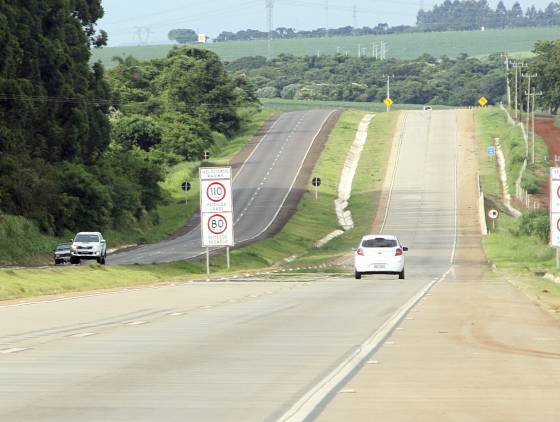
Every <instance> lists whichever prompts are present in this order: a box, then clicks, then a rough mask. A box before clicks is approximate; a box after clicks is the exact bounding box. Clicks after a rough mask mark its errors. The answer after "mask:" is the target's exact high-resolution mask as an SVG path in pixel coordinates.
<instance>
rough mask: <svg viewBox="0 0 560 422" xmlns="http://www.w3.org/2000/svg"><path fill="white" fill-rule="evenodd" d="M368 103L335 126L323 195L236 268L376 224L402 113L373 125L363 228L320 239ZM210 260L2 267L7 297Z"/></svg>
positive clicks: (135, 280)
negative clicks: (152, 263)
mask: <svg viewBox="0 0 560 422" xmlns="http://www.w3.org/2000/svg"><path fill="white" fill-rule="evenodd" d="M364 114H365V113H364V112H362V111H356V110H353V111H346V112H345V113H344V114H343V115H342V117H341V119H340V120H339V122H338V124H337V126H336V128H335V129H334V131H333V132H332V133H331V136H330V137H329V140H328V141H327V144H326V146H325V150H324V151H323V154H322V155H321V157H320V159H319V161H318V163H317V165H316V167H315V170H314V172H313V174H320V175H321V177H322V179H323V185H322V186H321V191H320V195H319V200H317V201H316V200H315V197H314V194H310V193H306V194H305V195H304V198H303V199H302V201H301V202H300V204H299V206H298V210H297V212H296V214H295V215H294V217H293V218H292V219H291V220H290V221H289V222H288V224H287V225H286V226H285V227H284V228H283V229H282V231H281V232H280V233H278V234H277V235H276V236H274V237H273V238H271V239H266V240H262V241H259V242H257V243H255V244H253V245H250V246H247V247H244V248H240V249H236V250H233V251H232V253H231V262H232V270H231V271H232V272H236V271H246V270H248V269H258V268H266V267H271V266H273V265H275V264H278V263H279V262H281V261H282V260H283V259H284V258H287V257H289V256H292V255H294V254H297V255H300V258H299V259H298V260H296V261H295V262H293V263H292V265H293V266H300V265H304V264H305V265H312V264H314V263H319V262H325V261H326V260H330V259H332V258H333V257H336V256H340V255H341V254H343V253H345V252H348V251H349V250H350V248H351V246H353V245H354V244H355V243H357V241H358V239H359V237H360V236H361V235H362V234H363V232H367V231H369V229H370V227H371V224H372V220H373V217H374V214H375V212H376V210H377V198H378V191H379V189H380V187H381V183H382V180H383V176H384V174H385V169H386V163H387V157H388V154H389V151H390V145H391V140H392V137H393V130H394V128H395V125H396V121H397V113H383V114H380V115H378V116H377V117H376V118H375V119H374V121H373V122H372V124H371V125H370V134H369V141H368V143H367V144H366V147H365V149H364V152H363V156H362V159H361V160H360V164H359V169H358V172H357V175H356V178H355V180H354V188H353V191H354V193H353V196H352V199H351V201H350V206H349V207H350V210H351V211H352V214H353V217H354V221H355V224H356V228H355V229H354V230H351V231H349V232H347V233H346V234H344V235H343V236H341V237H339V238H338V239H335V240H334V241H332V242H331V243H329V244H328V245H327V246H326V247H324V248H322V249H317V248H315V246H314V245H315V242H316V241H317V240H319V239H320V238H321V237H322V236H324V235H325V234H327V233H329V232H330V231H332V230H334V229H336V228H338V227H337V221H336V216H335V211H334V205H333V199H334V196H335V194H336V189H337V186H338V179H339V176H340V173H341V171H342V166H343V163H344V160H345V158H346V152H347V151H348V149H349V147H350V145H351V143H352V141H353V139H354V135H355V132H356V129H357V126H358V123H359V121H360V120H361V118H362V117H363V116H364ZM211 263H212V272H213V273H214V274H225V273H226V262H225V257H224V256H216V257H212V259H211ZM204 272H205V264H204V263H202V262H180V263H173V264H161V265H131V266H100V265H97V264H91V265H83V266H68V267H58V268H55V267H53V268H47V269H22V270H4V271H0V300H2V299H4V300H5V299H13V298H19V297H28V296H36V295H41V294H54V293H64V292H69V291H88V290H93V289H102V288H114V287H126V286H130V285H143V284H150V283H156V282H161V281H173V280H188V279H195V278H199V279H200V278H204V275H203V274H204Z"/></svg>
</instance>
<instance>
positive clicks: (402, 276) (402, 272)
mask: <svg viewBox="0 0 560 422" xmlns="http://www.w3.org/2000/svg"><path fill="white" fill-rule="evenodd" d="M399 280H404V268H403V270H402V271H401V272H400V273H399Z"/></svg>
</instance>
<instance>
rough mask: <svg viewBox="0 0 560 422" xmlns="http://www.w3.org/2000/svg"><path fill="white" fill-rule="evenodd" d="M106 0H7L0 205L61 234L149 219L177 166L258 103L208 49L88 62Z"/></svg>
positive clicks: (0, 77) (232, 129) (2, 14)
mask: <svg viewBox="0 0 560 422" xmlns="http://www.w3.org/2000/svg"><path fill="white" fill-rule="evenodd" d="M102 16H103V8H102V7H101V1H100V0H45V1H43V2H31V3H29V2H24V3H22V2H16V1H8V2H0V57H1V58H2V60H0V212H1V213H7V214H14V215H19V216H23V217H26V218H29V219H31V220H33V221H35V222H36V223H37V225H38V226H39V228H40V229H41V230H42V231H44V232H46V233H51V234H56V235H63V234H65V233H66V232H67V231H76V230H101V229H107V228H116V229H120V230H126V229H128V228H131V229H132V228H137V227H147V226H149V225H151V224H155V223H157V220H158V214H157V212H156V208H157V206H158V205H159V204H160V203H161V202H162V201H163V200H164V199H165V198H164V192H162V190H161V189H160V187H159V182H160V181H162V180H163V178H164V175H165V169H166V166H167V165H168V164H172V163H174V162H177V161H182V160H191V159H199V155H200V152H201V151H202V150H204V149H205V148H208V146H209V145H211V144H212V143H213V142H214V140H215V139H216V138H217V137H221V138H227V137H229V136H231V135H233V134H235V133H236V131H237V130H238V129H239V127H240V122H241V117H240V115H239V107H240V106H241V105H242V104H252V103H254V102H255V101H256V99H255V96H254V93H253V91H252V89H251V87H250V86H249V85H248V84H247V83H246V81H245V79H244V78H242V77H240V78H237V79H234V78H231V77H230V76H229V75H228V74H227V72H226V71H225V69H224V66H223V64H222V62H221V61H220V60H219V58H218V56H216V55H215V54H214V53H211V52H209V51H203V50H196V49H191V48H185V47H183V48H175V49H173V50H172V51H171V52H170V53H169V55H168V57H166V58H163V59H158V60H154V61H151V62H140V61H138V60H135V59H134V58H130V57H127V58H119V60H120V61H122V63H121V64H119V65H118V66H117V67H116V68H114V69H113V70H111V72H108V73H106V72H105V70H104V69H103V67H102V66H101V65H100V64H99V63H96V64H94V65H93V66H92V65H90V63H89V59H90V50H91V48H94V47H98V46H102V45H104V44H105V43H106V41H107V34H106V33H104V32H102V31H96V30H95V28H96V23H97V21H98V20H99V19H100V18H101V17H102Z"/></svg>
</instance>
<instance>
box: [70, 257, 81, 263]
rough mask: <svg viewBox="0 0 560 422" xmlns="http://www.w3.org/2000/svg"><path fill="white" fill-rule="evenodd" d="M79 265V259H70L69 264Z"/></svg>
mask: <svg viewBox="0 0 560 422" xmlns="http://www.w3.org/2000/svg"><path fill="white" fill-rule="evenodd" d="M79 263H80V258H75V257H72V258H70V264H79Z"/></svg>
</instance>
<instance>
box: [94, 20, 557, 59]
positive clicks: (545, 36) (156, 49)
mask: <svg viewBox="0 0 560 422" xmlns="http://www.w3.org/2000/svg"><path fill="white" fill-rule="evenodd" d="M558 38H560V29H559V28H557V27H542V28H513V29H492V30H486V31H457V32H426V33H411V34H390V35H386V36H382V35H366V36H359V37H332V38H306V39H291V40H273V43H272V46H273V51H274V54H281V53H282V54H294V55H297V56H304V55H316V54H336V53H337V52H339V53H341V54H349V55H351V56H356V55H357V54H358V48H359V47H362V48H365V49H366V52H365V54H366V55H369V56H370V57H371V54H372V44H373V43H374V42H379V41H385V42H387V43H388V48H389V52H388V56H389V57H394V58H398V59H413V58H416V57H418V56H420V55H422V54H424V53H428V54H431V55H433V56H436V57H439V56H442V55H447V56H449V57H456V56H458V55H460V54H462V53H466V54H468V55H470V56H485V55H488V54H492V53H497V52H503V51H507V52H510V53H517V54H521V55H524V56H526V55H527V54H528V52H530V51H531V50H532V49H533V46H534V44H535V42H536V41H538V40H553V39H558ZM204 47H205V48H207V49H209V50H211V51H214V52H216V53H217V54H218V55H219V56H220V57H221V58H222V59H224V60H226V61H232V60H235V59H238V58H241V57H246V56H265V57H266V56H267V41H266V40H255V41H228V42H222V43H214V44H206V45H204ZM170 48H171V45H150V46H129V47H106V48H103V49H97V50H94V51H93V57H92V60H93V61H98V60H100V61H102V62H103V63H104V64H105V66H107V67H112V66H114V64H115V63H114V62H112V58H113V57H114V56H121V57H122V56H123V55H124V56H126V55H132V56H134V57H136V58H138V59H153V58H157V57H163V56H165V55H166V54H167V52H168V51H169V49H170Z"/></svg>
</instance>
